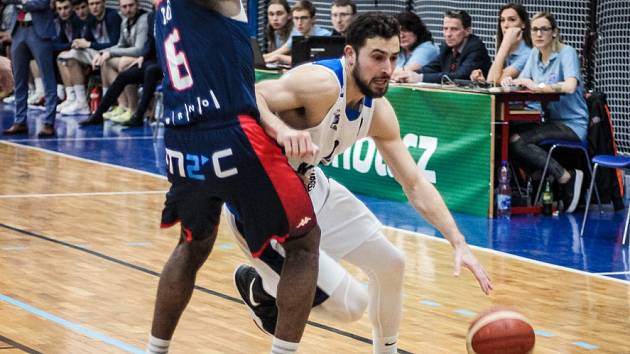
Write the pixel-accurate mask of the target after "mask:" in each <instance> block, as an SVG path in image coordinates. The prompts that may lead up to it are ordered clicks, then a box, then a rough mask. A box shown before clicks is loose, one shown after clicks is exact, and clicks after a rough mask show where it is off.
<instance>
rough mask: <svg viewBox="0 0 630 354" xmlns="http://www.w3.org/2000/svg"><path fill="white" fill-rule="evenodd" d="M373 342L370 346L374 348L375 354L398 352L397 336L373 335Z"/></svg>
mask: <svg viewBox="0 0 630 354" xmlns="http://www.w3.org/2000/svg"><path fill="white" fill-rule="evenodd" d="M373 341H374V344H373V345H372V347H373V348H374V353H375V354H396V353H398V336H393V337H381V338H377V337H376V336H375V337H374V340H373Z"/></svg>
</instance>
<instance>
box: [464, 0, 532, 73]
mask: <svg viewBox="0 0 630 354" xmlns="http://www.w3.org/2000/svg"><path fill="white" fill-rule="evenodd" d="M530 28H531V27H530V24H529V14H528V13H527V10H526V9H525V6H523V5H521V4H514V3H509V4H507V5H504V6H503V7H501V9H500V10H499V21H498V22H497V45H496V48H497V52H496V55H495V56H494V62H493V63H492V66H491V67H490V71H489V72H488V79H487V80H486V78H485V77H484V75H483V72H482V71H481V69H476V70H473V72H472V73H471V74H470V79H471V80H473V81H488V82H492V83H500V82H501V81H502V80H503V78H504V77H506V76H509V77H511V78H517V77H518V75H519V74H520V73H521V71H522V70H523V68H524V67H525V63H526V62H527V58H529V54H530V52H531V50H532V35H531V31H530Z"/></svg>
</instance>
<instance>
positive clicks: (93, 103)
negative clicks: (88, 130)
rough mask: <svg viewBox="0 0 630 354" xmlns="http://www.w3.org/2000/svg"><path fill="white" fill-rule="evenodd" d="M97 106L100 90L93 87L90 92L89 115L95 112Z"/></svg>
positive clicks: (99, 99)
mask: <svg viewBox="0 0 630 354" xmlns="http://www.w3.org/2000/svg"><path fill="white" fill-rule="evenodd" d="M99 104H101V90H100V87H98V86H94V87H92V90H91V91H90V113H94V112H96V109H97V108H98V105H99Z"/></svg>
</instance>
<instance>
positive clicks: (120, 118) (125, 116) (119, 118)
mask: <svg viewBox="0 0 630 354" xmlns="http://www.w3.org/2000/svg"><path fill="white" fill-rule="evenodd" d="M132 115H133V113H131V111H129V110H126V109H124V110H123V112H122V113H121V114H119V115H116V116H113V117H109V120H111V121H112V122H114V123H120V124H123V123H125V122H128V121H129V120H130V119H131V116H132Z"/></svg>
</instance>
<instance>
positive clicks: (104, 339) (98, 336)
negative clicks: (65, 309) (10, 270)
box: [0, 294, 144, 354]
mask: <svg viewBox="0 0 630 354" xmlns="http://www.w3.org/2000/svg"><path fill="white" fill-rule="evenodd" d="M0 301H4V302H6V303H8V304H11V305H13V306H17V307H19V308H21V309H23V310H26V311H28V312H30V313H32V314H35V315H37V316H39V317H42V318H45V319H47V320H49V321H52V322H55V323H57V324H60V325H62V326H64V327H66V328H69V329H71V330H73V331H75V332H77V333H81V334H83V335H84V336H87V337H90V338H93V339H96V340H100V341H101V342H105V343H107V344H109V345H113V346H115V347H117V348H119V349H122V350H124V351H126V352H129V353H135V354H144V350H141V349H139V348H136V347H134V346H132V345H129V344H127V343H124V342H121V341H119V340H118V339H114V338H111V337H108V336H106V335H104V334H100V333H98V332H94V331H92V330H91V329H88V328H86V327H83V326H81V325H80V324H76V323H73V322H70V321H68V320H64V319H63V318H60V317H57V316H55V315H53V314H50V313H48V312H46V311H43V310H40V309H38V308H36V307H33V306H31V305H29V304H26V303H23V302H21V301H18V300H15V299H13V298H11V297H8V296H6V295H4V294H0Z"/></svg>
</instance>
